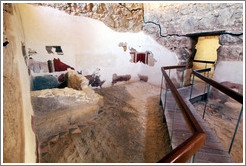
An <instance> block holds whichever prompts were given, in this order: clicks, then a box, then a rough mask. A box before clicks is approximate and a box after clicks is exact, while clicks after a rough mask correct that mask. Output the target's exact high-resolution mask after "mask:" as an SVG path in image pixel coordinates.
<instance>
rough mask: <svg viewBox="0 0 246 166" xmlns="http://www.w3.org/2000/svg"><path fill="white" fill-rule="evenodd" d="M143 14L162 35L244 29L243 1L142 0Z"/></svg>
mask: <svg viewBox="0 0 246 166" xmlns="http://www.w3.org/2000/svg"><path fill="white" fill-rule="evenodd" d="M144 17H145V21H154V22H156V23H158V24H160V25H161V29H162V35H166V34H180V35H181V34H188V33H197V32H204V31H205V32H208V31H218V30H226V31H232V32H242V31H243V4H242V3H161V4H155V3H145V4H144ZM144 30H145V31H146V32H148V31H149V30H148V28H147V29H146V27H145V25H144Z"/></svg>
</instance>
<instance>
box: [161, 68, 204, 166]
mask: <svg viewBox="0 0 246 166" xmlns="http://www.w3.org/2000/svg"><path fill="white" fill-rule="evenodd" d="M170 69H185V66H168V67H162V68H161V71H162V82H161V94H162V88H163V87H162V85H163V80H164V78H165V81H166V93H165V101H164V103H163V104H164V105H166V96H167V90H168V88H169V89H170V91H171V93H172V96H173V98H174V99H175V101H176V104H177V106H178V107H179V110H180V111H181V113H182V116H183V117H184V119H185V122H186V124H187V125H188V127H189V130H190V131H191V133H192V136H190V137H189V138H188V139H186V140H185V141H184V142H183V143H182V144H180V145H179V146H177V147H176V148H175V149H173V150H172V151H171V152H170V153H169V154H167V155H166V156H165V157H164V158H162V159H161V160H160V161H159V163H162V162H165V163H173V162H177V163H181V162H186V161H188V160H189V159H190V158H192V157H193V156H194V154H195V153H196V152H197V151H198V150H199V149H201V148H202V147H203V145H204V144H205V139H206V134H205V133H204V131H203V129H202V128H201V126H200V125H199V123H198V122H197V120H196V118H195V117H194V115H193V114H192V112H191V110H190V109H189V107H188V106H187V104H186V103H185V101H184V100H183V98H182V97H181V95H180V94H179V92H178V91H177V89H176V87H175V86H174V84H173V83H172V81H171V79H170V78H169V77H170ZM165 70H169V76H168V75H167V73H166V71H165ZM183 72H184V71H183ZM182 75H183V74H182ZM182 80H183V79H182ZM161 94H160V95H161ZM161 102H162V101H161ZM164 107H165V106H164ZM164 111H165V110H164ZM163 116H164V115H163Z"/></svg>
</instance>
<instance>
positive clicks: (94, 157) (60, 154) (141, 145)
mask: <svg viewBox="0 0 246 166" xmlns="http://www.w3.org/2000/svg"><path fill="white" fill-rule="evenodd" d="M95 91H96V93H98V94H99V95H101V96H103V102H104V105H103V107H102V108H101V109H100V111H99V114H98V118H97V119H96V120H95V121H94V123H90V124H88V125H86V126H79V128H80V130H81V133H79V134H68V135H66V136H63V137H60V138H59V139H58V140H57V142H56V143H53V144H50V147H49V152H48V153H47V154H46V155H45V156H43V157H41V160H40V161H41V162H47V163H56V162H58V163H109V162H111V163H131V162H134V163H143V162H157V161H158V160H160V159H161V158H162V157H163V156H165V154H167V153H168V152H169V136H168V132H167V128H166V125H165V124H164V123H163V122H162V120H163V116H162V109H161V106H160V105H159V87H156V86H153V85H150V84H148V83H145V82H135V83H129V84H124V85H116V86H112V87H108V88H101V89H96V90H95Z"/></svg>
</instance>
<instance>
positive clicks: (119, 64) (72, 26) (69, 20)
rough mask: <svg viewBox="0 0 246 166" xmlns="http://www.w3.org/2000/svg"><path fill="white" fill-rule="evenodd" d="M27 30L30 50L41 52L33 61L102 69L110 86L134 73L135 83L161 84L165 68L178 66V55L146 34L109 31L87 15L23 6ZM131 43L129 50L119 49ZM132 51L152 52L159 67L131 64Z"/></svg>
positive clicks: (89, 70) (85, 70)
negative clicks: (143, 78) (51, 49)
mask: <svg viewBox="0 0 246 166" xmlns="http://www.w3.org/2000/svg"><path fill="white" fill-rule="evenodd" d="M18 6H19V9H20V12H21V17H22V22H23V26H24V31H25V38H26V48H31V49H33V50H35V51H37V54H35V55H33V58H34V59H35V60H37V61H43V62H45V61H47V60H49V59H53V58H58V57H59V58H60V60H61V61H62V62H64V63H66V64H67V65H70V66H72V67H74V68H75V70H78V71H80V70H82V72H83V75H89V74H92V73H93V72H94V71H95V70H96V68H99V69H100V73H99V74H100V75H101V77H100V78H101V80H106V82H105V83H104V85H103V86H104V87H105V86H110V85H111V82H112V75H113V74H114V73H116V74H117V75H125V74H131V76H132V77H131V81H134V80H138V79H139V78H138V76H137V74H141V75H147V76H149V82H150V83H153V84H156V85H159V84H160V81H161V66H165V65H176V64H178V60H177V58H176V55H175V53H172V52H170V51H169V50H167V49H166V48H165V47H163V46H161V45H160V44H158V43H157V42H156V41H155V40H153V39H152V38H151V37H150V36H148V35H145V34H144V33H143V32H138V33H121V32H115V31H113V30H111V29H110V28H108V27H107V26H106V25H105V24H104V23H102V22H101V21H98V20H94V19H91V18H86V17H83V16H71V15H68V14H66V13H64V12H62V11H59V10H56V9H53V8H49V7H41V6H33V5H28V4H19V5H18ZM120 42H126V43H127V47H128V49H127V51H126V52H124V50H123V49H122V48H121V47H119V46H118V45H119V43H120ZM45 46H61V48H62V50H63V53H64V55H51V54H48V53H47V51H46V49H45ZM130 48H134V49H136V50H137V51H138V52H145V51H151V52H152V53H153V55H154V58H155V59H156V60H157V62H156V64H155V65H154V66H153V67H152V66H147V65H144V64H142V63H131V62H130V58H131V57H130V50H129V49H130Z"/></svg>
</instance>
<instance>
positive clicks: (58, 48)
mask: <svg viewBox="0 0 246 166" xmlns="http://www.w3.org/2000/svg"><path fill="white" fill-rule="evenodd" d="M45 49H46V51H47V52H48V53H49V54H54V52H56V53H57V54H58V55H63V52H62V49H61V46H45Z"/></svg>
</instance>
